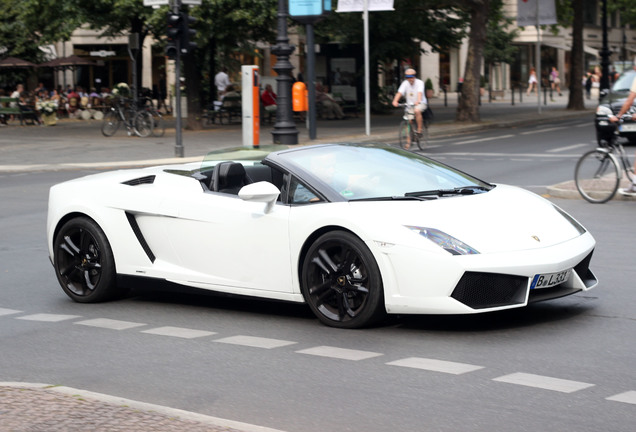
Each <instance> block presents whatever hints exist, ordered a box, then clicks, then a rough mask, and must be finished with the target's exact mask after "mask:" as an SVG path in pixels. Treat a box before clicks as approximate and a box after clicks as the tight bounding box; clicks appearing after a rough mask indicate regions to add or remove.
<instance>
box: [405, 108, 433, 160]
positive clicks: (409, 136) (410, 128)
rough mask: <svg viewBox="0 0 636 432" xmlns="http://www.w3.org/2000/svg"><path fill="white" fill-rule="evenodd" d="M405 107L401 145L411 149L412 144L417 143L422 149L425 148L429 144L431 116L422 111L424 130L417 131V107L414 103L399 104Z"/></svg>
mask: <svg viewBox="0 0 636 432" xmlns="http://www.w3.org/2000/svg"><path fill="white" fill-rule="evenodd" d="M398 106H400V107H404V115H403V116H402V122H401V123H400V133H399V140H400V147H402V148H403V149H409V148H410V147H411V145H417V147H418V148H419V149H420V150H424V149H425V148H426V146H427V145H428V127H429V125H430V118H429V116H428V115H425V114H426V113H422V132H421V133H418V132H417V121H416V120H415V108H414V107H413V105H412V104H399V105H398Z"/></svg>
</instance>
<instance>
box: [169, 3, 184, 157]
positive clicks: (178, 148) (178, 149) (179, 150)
mask: <svg viewBox="0 0 636 432" xmlns="http://www.w3.org/2000/svg"><path fill="white" fill-rule="evenodd" d="M179 9H181V0H174V4H173V6H172V11H173V12H174V13H176V14H178V13H179ZM175 42H176V44H177V58H176V59H175V61H174V69H175V85H174V89H175V98H176V101H175V103H176V110H177V113H176V114H177V117H176V121H177V123H176V126H175V127H176V132H177V133H176V143H175V146H174V155H175V157H183V156H184V151H183V142H182V137H181V37H178V38H177V40H176V41H175Z"/></svg>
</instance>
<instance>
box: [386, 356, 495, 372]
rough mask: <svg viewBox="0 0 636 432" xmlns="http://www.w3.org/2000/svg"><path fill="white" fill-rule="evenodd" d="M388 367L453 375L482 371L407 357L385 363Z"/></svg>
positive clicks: (460, 364) (449, 363)
mask: <svg viewBox="0 0 636 432" xmlns="http://www.w3.org/2000/svg"><path fill="white" fill-rule="evenodd" d="M387 365H390V366H402V367H408V368H414V369H424V370H428V371H432V372H443V373H448V374H453V375H461V374H464V373H467V372H473V371H476V370H479V369H483V368H484V367H483V366H476V365H471V364H466V363H456V362H450V361H444V360H437V359H430V358H421V357H409V358H405V359H401V360H396V361H392V362H389V363H387Z"/></svg>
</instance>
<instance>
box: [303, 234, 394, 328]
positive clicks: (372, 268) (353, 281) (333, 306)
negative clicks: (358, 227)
mask: <svg viewBox="0 0 636 432" xmlns="http://www.w3.org/2000/svg"><path fill="white" fill-rule="evenodd" d="M301 285H302V291H303V295H304V297H305V300H306V301H307V303H308V304H309V307H310V308H311V310H312V311H313V313H314V314H315V315H316V316H317V317H318V319H319V320H320V321H322V322H323V323H324V324H326V325H328V326H331V327H338V328H360V327H365V326H368V325H370V324H373V323H374V322H377V321H378V320H379V319H381V318H382V317H383V316H384V315H385V313H386V312H385V310H384V293H383V288H382V278H381V276H380V270H379V269H378V265H377V263H376V261H375V259H374V257H373V254H372V253H371V251H370V250H369V248H368V247H367V246H366V245H365V244H364V242H363V241H362V240H360V239H359V238H358V237H356V236H355V235H353V234H350V233H348V232H345V231H331V232H328V233H326V234H323V235H322V236H321V237H319V238H318V239H317V240H316V241H315V242H314V243H313V244H312V245H311V247H310V248H309V250H308V251H307V256H306V257H305V260H304V263H303V268H302V284H301Z"/></svg>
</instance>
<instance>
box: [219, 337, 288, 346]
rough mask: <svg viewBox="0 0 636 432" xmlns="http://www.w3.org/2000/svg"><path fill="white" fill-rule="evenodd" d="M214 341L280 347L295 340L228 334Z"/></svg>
mask: <svg viewBox="0 0 636 432" xmlns="http://www.w3.org/2000/svg"><path fill="white" fill-rule="evenodd" d="M214 342H221V343H226V344H233V345H243V346H249V347H254V348H265V349H272V348H280V347H284V346H287V345H294V344H295V343H297V342H291V341H286V340H281V339H270V338H264V337H255V336H230V337H226V338H223V339H216V340H215V341H214Z"/></svg>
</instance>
